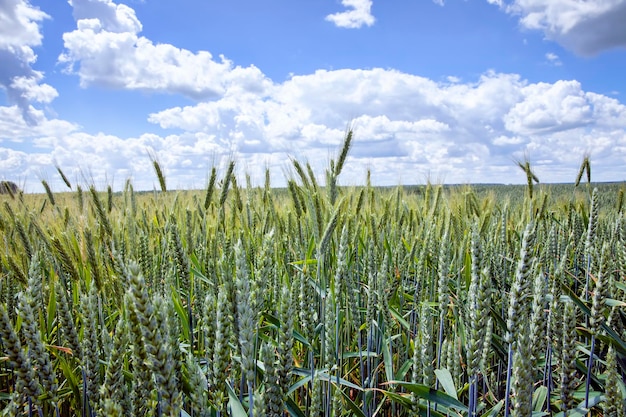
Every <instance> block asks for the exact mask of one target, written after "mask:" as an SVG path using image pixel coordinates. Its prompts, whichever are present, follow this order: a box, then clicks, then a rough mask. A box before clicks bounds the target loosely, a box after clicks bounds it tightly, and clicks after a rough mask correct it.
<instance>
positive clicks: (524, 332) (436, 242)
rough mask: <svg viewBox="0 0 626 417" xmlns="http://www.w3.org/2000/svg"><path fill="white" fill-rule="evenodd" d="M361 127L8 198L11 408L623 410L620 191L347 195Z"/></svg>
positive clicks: (3, 214)
mask: <svg viewBox="0 0 626 417" xmlns="http://www.w3.org/2000/svg"><path fill="white" fill-rule="evenodd" d="M350 140H351V133H350V132H349V133H348V135H347V137H346V141H345V143H344V146H343V148H342V149H341V150H340V151H339V153H338V155H337V157H336V159H333V160H331V161H329V166H328V170H327V172H326V175H325V177H324V178H316V176H315V175H313V172H312V170H311V168H310V166H309V165H308V164H306V163H301V162H298V161H293V176H292V177H291V178H288V179H287V181H288V187H286V188H284V189H278V188H272V186H271V185H272V184H271V178H270V177H269V174H268V175H267V176H266V178H265V185H264V186H260V187H253V186H251V185H250V182H251V181H250V179H249V178H247V179H246V180H247V181H246V182H247V183H246V184H242V183H241V182H243V181H241V180H240V179H239V178H240V177H238V176H236V175H234V173H235V171H236V166H235V163H234V162H231V163H230V165H228V167H226V168H225V169H223V170H218V169H216V168H213V169H212V170H211V172H209V174H208V175H209V180H208V182H207V186H206V188H205V189H204V190H198V191H191V190H187V191H166V190H167V186H166V180H167V178H166V177H165V176H164V173H163V172H162V171H161V169H160V166H159V164H158V162H156V161H155V162H154V167H155V178H158V182H159V184H160V189H159V190H156V191H153V192H147V193H145V192H144V193H138V192H135V191H134V190H133V185H132V182H131V181H128V182H127V183H126V185H125V188H124V190H123V192H119V193H113V192H112V190H111V188H108V189H106V188H105V189H97V188H96V187H95V186H82V188H81V186H78V185H77V184H72V183H70V181H69V180H67V178H66V177H65V175H63V172H62V171H61V169H58V174H59V175H60V176H61V177H62V178H63V180H64V181H65V182H66V185H67V187H68V188H67V189H65V190H62V192H61V191H60V190H58V191H54V192H53V191H52V190H51V189H50V187H49V186H48V184H47V183H46V182H45V181H44V184H43V185H44V188H45V189H46V191H47V192H46V194H41V195H26V194H20V193H19V192H18V193H15V194H7V195H2V196H0V206H1V207H0V236H1V238H2V240H3V242H4V245H3V250H2V252H1V253H0V260H1V269H0V299H1V303H0V335H1V346H0V409H1V410H3V413H4V415H9V416H81V417H92V416H158V417H161V416H177V417H178V416H194V417H197V416H227V415H229V416H237V417H244V416H287V415H289V416H359V417H362V416H367V417H371V416H414V415H422V416H433V417H435V416H507V417H508V416H527V417H530V416H535V417H539V416H543V415H551V416H566V415H567V416H575V415H579V416H583V415H588V414H590V415H596V416H624V410H625V408H624V398H625V395H624V394H625V387H624V383H623V375H624V371H625V370H626V360H625V359H624V358H625V356H626V331H625V330H626V326H625V323H626V321H625V319H626V315H625V314H626V310H625V309H624V307H625V306H626V304H625V303H626V282H625V272H624V271H626V219H625V218H624V214H623V207H624V203H623V194H624V185H623V184H593V183H591V182H590V181H591V178H590V166H589V162H588V160H587V159H585V162H586V163H583V165H582V166H581V171H580V172H579V176H578V178H577V181H576V183H577V186H574V184H571V185H544V184H539V183H537V181H536V178H535V177H534V174H533V173H532V170H531V167H530V165H529V164H528V163H525V164H524V163H520V164H519V165H520V167H521V168H522V169H523V171H520V176H522V175H526V176H527V177H528V184H527V185H526V186H494V187H486V186H483V187H472V186H469V185H468V186H454V187H452V186H441V185H434V184H427V185H424V186H419V187H417V186H414V187H400V186H398V187H393V188H377V187H373V186H371V185H370V184H369V178H368V179H367V182H368V183H367V184H366V185H364V186H362V187H339V186H338V178H339V177H340V173H341V171H342V169H343V168H344V165H345V161H346V155H347V153H348V151H349V148H350ZM585 171H586V173H587V176H585V177H583V178H582V179H583V181H581V176H582V175H583V174H584V173H585ZM574 174H575V173H574ZM574 177H575V175H573V178H572V180H574V179H575V178H574ZM522 178H525V177H522ZM585 178H586V179H587V181H584V179H585ZM543 180H545V179H543ZM238 181H240V182H239V183H238Z"/></svg>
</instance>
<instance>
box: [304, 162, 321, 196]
mask: <svg viewBox="0 0 626 417" xmlns="http://www.w3.org/2000/svg"><path fill="white" fill-rule="evenodd" d="M306 170H307V173H308V174H309V181H311V186H312V187H313V190H315V192H316V193H319V186H318V185H317V180H316V179H315V172H313V167H312V166H311V164H310V163H309V162H307V163H306Z"/></svg>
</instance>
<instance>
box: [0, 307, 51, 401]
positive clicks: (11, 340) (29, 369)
mask: <svg viewBox="0 0 626 417" xmlns="http://www.w3.org/2000/svg"><path fill="white" fill-rule="evenodd" d="M0 334H1V335H2V344H3V346H4V351H5V353H6V355H7V356H8V358H9V363H10V364H11V367H12V368H13V371H14V372H15V392H16V393H17V394H18V395H24V396H26V397H28V398H29V399H30V400H31V401H32V402H33V403H34V404H35V405H41V401H40V399H39V397H40V396H41V394H42V389H41V385H39V381H38V380H37V376H36V375H35V369H34V367H33V366H32V363H31V361H30V359H29V357H28V356H26V355H25V354H24V351H23V350H22V345H21V343H20V341H19V339H18V337H17V335H16V334H15V330H14V329H13V325H12V324H11V320H10V319H9V315H8V314H7V310H6V308H5V306H4V304H0Z"/></svg>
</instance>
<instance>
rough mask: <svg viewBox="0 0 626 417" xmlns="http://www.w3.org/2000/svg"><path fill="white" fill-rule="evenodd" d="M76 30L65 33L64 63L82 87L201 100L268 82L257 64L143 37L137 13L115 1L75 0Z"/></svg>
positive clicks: (258, 87)
mask: <svg viewBox="0 0 626 417" xmlns="http://www.w3.org/2000/svg"><path fill="white" fill-rule="evenodd" d="M71 4H72V6H73V7H74V16H75V19H76V25H77V28H76V30H74V31H72V32H68V33H65V34H64V35H63V40H64V45H65V51H64V52H63V53H62V54H61V55H60V56H59V62H61V63H62V64H65V65H66V70H67V71H68V72H70V73H76V74H78V76H79V77H80V83H81V86H83V87H87V86H89V85H92V84H96V85H102V86H106V87H111V88H119V89H129V90H142V91H154V92H163V93H175V94H182V95H185V96H187V97H191V98H193V99H196V100H201V99H211V98H216V97H219V96H222V95H223V94H225V93H226V92H227V90H228V89H229V88H231V87H232V88H238V89H244V90H252V91H255V92H259V91H260V90H262V89H263V88H264V85H265V84H266V83H267V80H266V77H265V76H264V75H263V74H262V73H261V71H260V70H259V69H258V68H256V67H255V66H250V67H246V68H242V67H239V66H234V65H233V63H232V62H231V61H229V60H228V59H226V58H224V57H220V59H219V60H215V59H214V57H213V55H212V54H211V53H210V52H207V51H200V52H197V53H194V52H191V51H188V50H185V49H180V48H177V47H175V46H173V45H169V44H154V43H153V42H152V41H151V40H149V39H147V38H145V37H143V36H139V32H140V31H141V30H142V25H141V22H139V20H138V19H137V17H136V15H135V11H134V10H133V9H131V8H130V7H128V6H126V5H123V4H119V5H118V4H115V3H113V2H112V1H110V0H72V2H71Z"/></svg>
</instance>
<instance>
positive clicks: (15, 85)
mask: <svg viewBox="0 0 626 417" xmlns="http://www.w3.org/2000/svg"><path fill="white" fill-rule="evenodd" d="M47 18H49V16H48V15H47V14H46V13H44V12H42V11H41V10H39V9H38V8H36V7H33V6H31V5H30V3H28V1H26V0H3V1H0V62H2V65H0V88H2V89H4V90H5V91H6V93H7V97H8V99H9V102H11V103H15V104H17V105H18V106H19V108H20V110H21V115H20V116H19V117H21V118H24V120H26V121H27V122H28V123H29V124H31V125H33V124H35V122H36V120H35V119H36V118H35V116H34V114H33V111H32V108H31V103H49V102H50V101H52V100H53V99H54V98H55V97H56V96H57V91H56V90H55V89H54V88H53V87H51V86H50V85H48V84H44V83H42V82H41V81H42V79H43V73H42V72H41V71H36V70H34V69H33V65H34V64H35V62H36V61H37V55H36V54H35V52H34V50H33V47H36V46H39V45H41V41H42V34H41V30H40V27H39V24H40V23H41V21H43V20H44V19H47Z"/></svg>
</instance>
